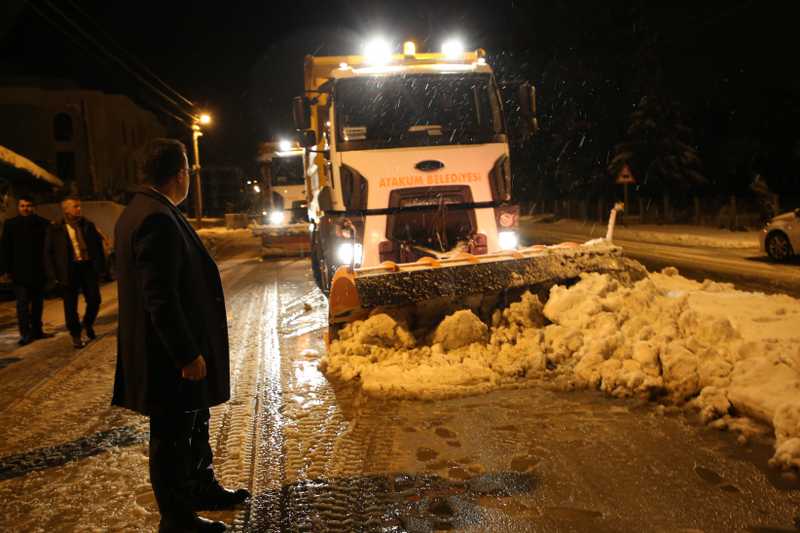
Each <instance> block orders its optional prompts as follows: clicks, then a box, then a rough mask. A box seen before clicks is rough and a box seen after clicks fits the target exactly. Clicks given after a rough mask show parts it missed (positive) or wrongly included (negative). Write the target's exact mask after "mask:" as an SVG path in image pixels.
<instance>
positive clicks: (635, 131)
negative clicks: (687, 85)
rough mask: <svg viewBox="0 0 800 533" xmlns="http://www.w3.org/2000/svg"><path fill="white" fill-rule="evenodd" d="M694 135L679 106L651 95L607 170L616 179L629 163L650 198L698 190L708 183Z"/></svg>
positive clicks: (641, 105)
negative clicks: (665, 193) (667, 193)
mask: <svg viewBox="0 0 800 533" xmlns="http://www.w3.org/2000/svg"><path fill="white" fill-rule="evenodd" d="M691 136H692V131H691V128H689V127H688V126H686V124H685V123H684V121H683V119H682V117H681V113H680V110H679V108H678V105H677V104H676V103H675V102H673V101H671V100H670V99H669V98H668V97H667V96H661V95H657V94H654V93H651V94H649V95H648V96H645V97H643V98H642V99H641V101H640V102H639V104H638V106H637V107H636V110H635V111H634V112H633V114H632V115H631V118H630V126H629V127H628V130H627V134H626V139H625V140H624V141H623V142H621V143H619V144H618V145H617V146H615V148H614V156H613V157H612V159H611V163H610V164H609V166H608V171H609V173H610V174H611V175H612V176H616V175H617V174H618V173H619V172H620V171H621V170H622V168H623V166H624V165H626V164H627V165H628V166H629V168H630V169H631V170H632V171H633V174H634V176H636V178H637V180H638V183H639V186H640V188H641V189H642V190H643V192H645V193H650V194H651V195H656V194H662V193H664V192H670V191H675V192H683V193H687V192H689V191H696V190H697V189H698V188H699V187H700V186H702V185H705V184H706V183H707V182H708V180H707V179H706V177H705V175H704V174H703V170H702V162H701V160H700V156H699V154H698V152H697V148H695V147H694V146H693V145H692V144H691Z"/></svg>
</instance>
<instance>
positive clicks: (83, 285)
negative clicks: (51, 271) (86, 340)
mask: <svg viewBox="0 0 800 533" xmlns="http://www.w3.org/2000/svg"><path fill="white" fill-rule="evenodd" d="M80 292H83V297H84V299H85V300H86V312H85V313H84V315H83V326H84V327H90V328H91V327H93V326H94V321H95V319H97V313H98V312H99V311H100V286H99V285H98V282H97V272H96V271H95V269H94V267H93V266H92V262H91V261H72V262H71V263H70V267H69V285H67V286H66V287H62V293H61V296H62V298H63V299H64V318H65V319H66V322H67V329H68V330H69V332H70V334H71V335H72V336H73V337H75V336H78V335H80V334H81V319H80V317H79V316H78V294H79V293H80Z"/></svg>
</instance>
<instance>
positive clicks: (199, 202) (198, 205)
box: [192, 113, 211, 222]
mask: <svg viewBox="0 0 800 533" xmlns="http://www.w3.org/2000/svg"><path fill="white" fill-rule="evenodd" d="M201 124H203V125H208V124H211V115H209V114H208V113H202V114H201V115H200V116H199V117H196V118H195V120H194V122H193V123H192V145H193V148H194V167H193V169H192V170H193V171H194V216H195V219H197V221H198V222H199V221H200V220H202V219H203V186H202V184H201V182H200V143H199V142H198V139H200V137H202V136H203V132H202V131H201V130H200V125H201Z"/></svg>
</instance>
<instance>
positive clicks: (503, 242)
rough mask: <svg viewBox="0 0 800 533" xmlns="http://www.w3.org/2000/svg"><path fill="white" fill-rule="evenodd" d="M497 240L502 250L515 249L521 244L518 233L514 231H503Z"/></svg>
mask: <svg viewBox="0 0 800 533" xmlns="http://www.w3.org/2000/svg"><path fill="white" fill-rule="evenodd" d="M497 240H498V244H499V245H500V249H501V250H514V249H515V248H516V247H517V245H518V244H519V239H518V238H517V234H516V233H515V232H513V231H501V232H500V233H499V234H498V235H497Z"/></svg>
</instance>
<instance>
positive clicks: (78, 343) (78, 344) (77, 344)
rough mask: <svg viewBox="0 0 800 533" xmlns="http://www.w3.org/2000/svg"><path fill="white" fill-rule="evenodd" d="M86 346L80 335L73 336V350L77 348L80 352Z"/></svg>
mask: <svg viewBox="0 0 800 533" xmlns="http://www.w3.org/2000/svg"><path fill="white" fill-rule="evenodd" d="M84 346H86V344H84V342H83V339H81V336H80V335H73V336H72V347H73V348H75V349H76V350H80V349H81V348H83V347H84Z"/></svg>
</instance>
